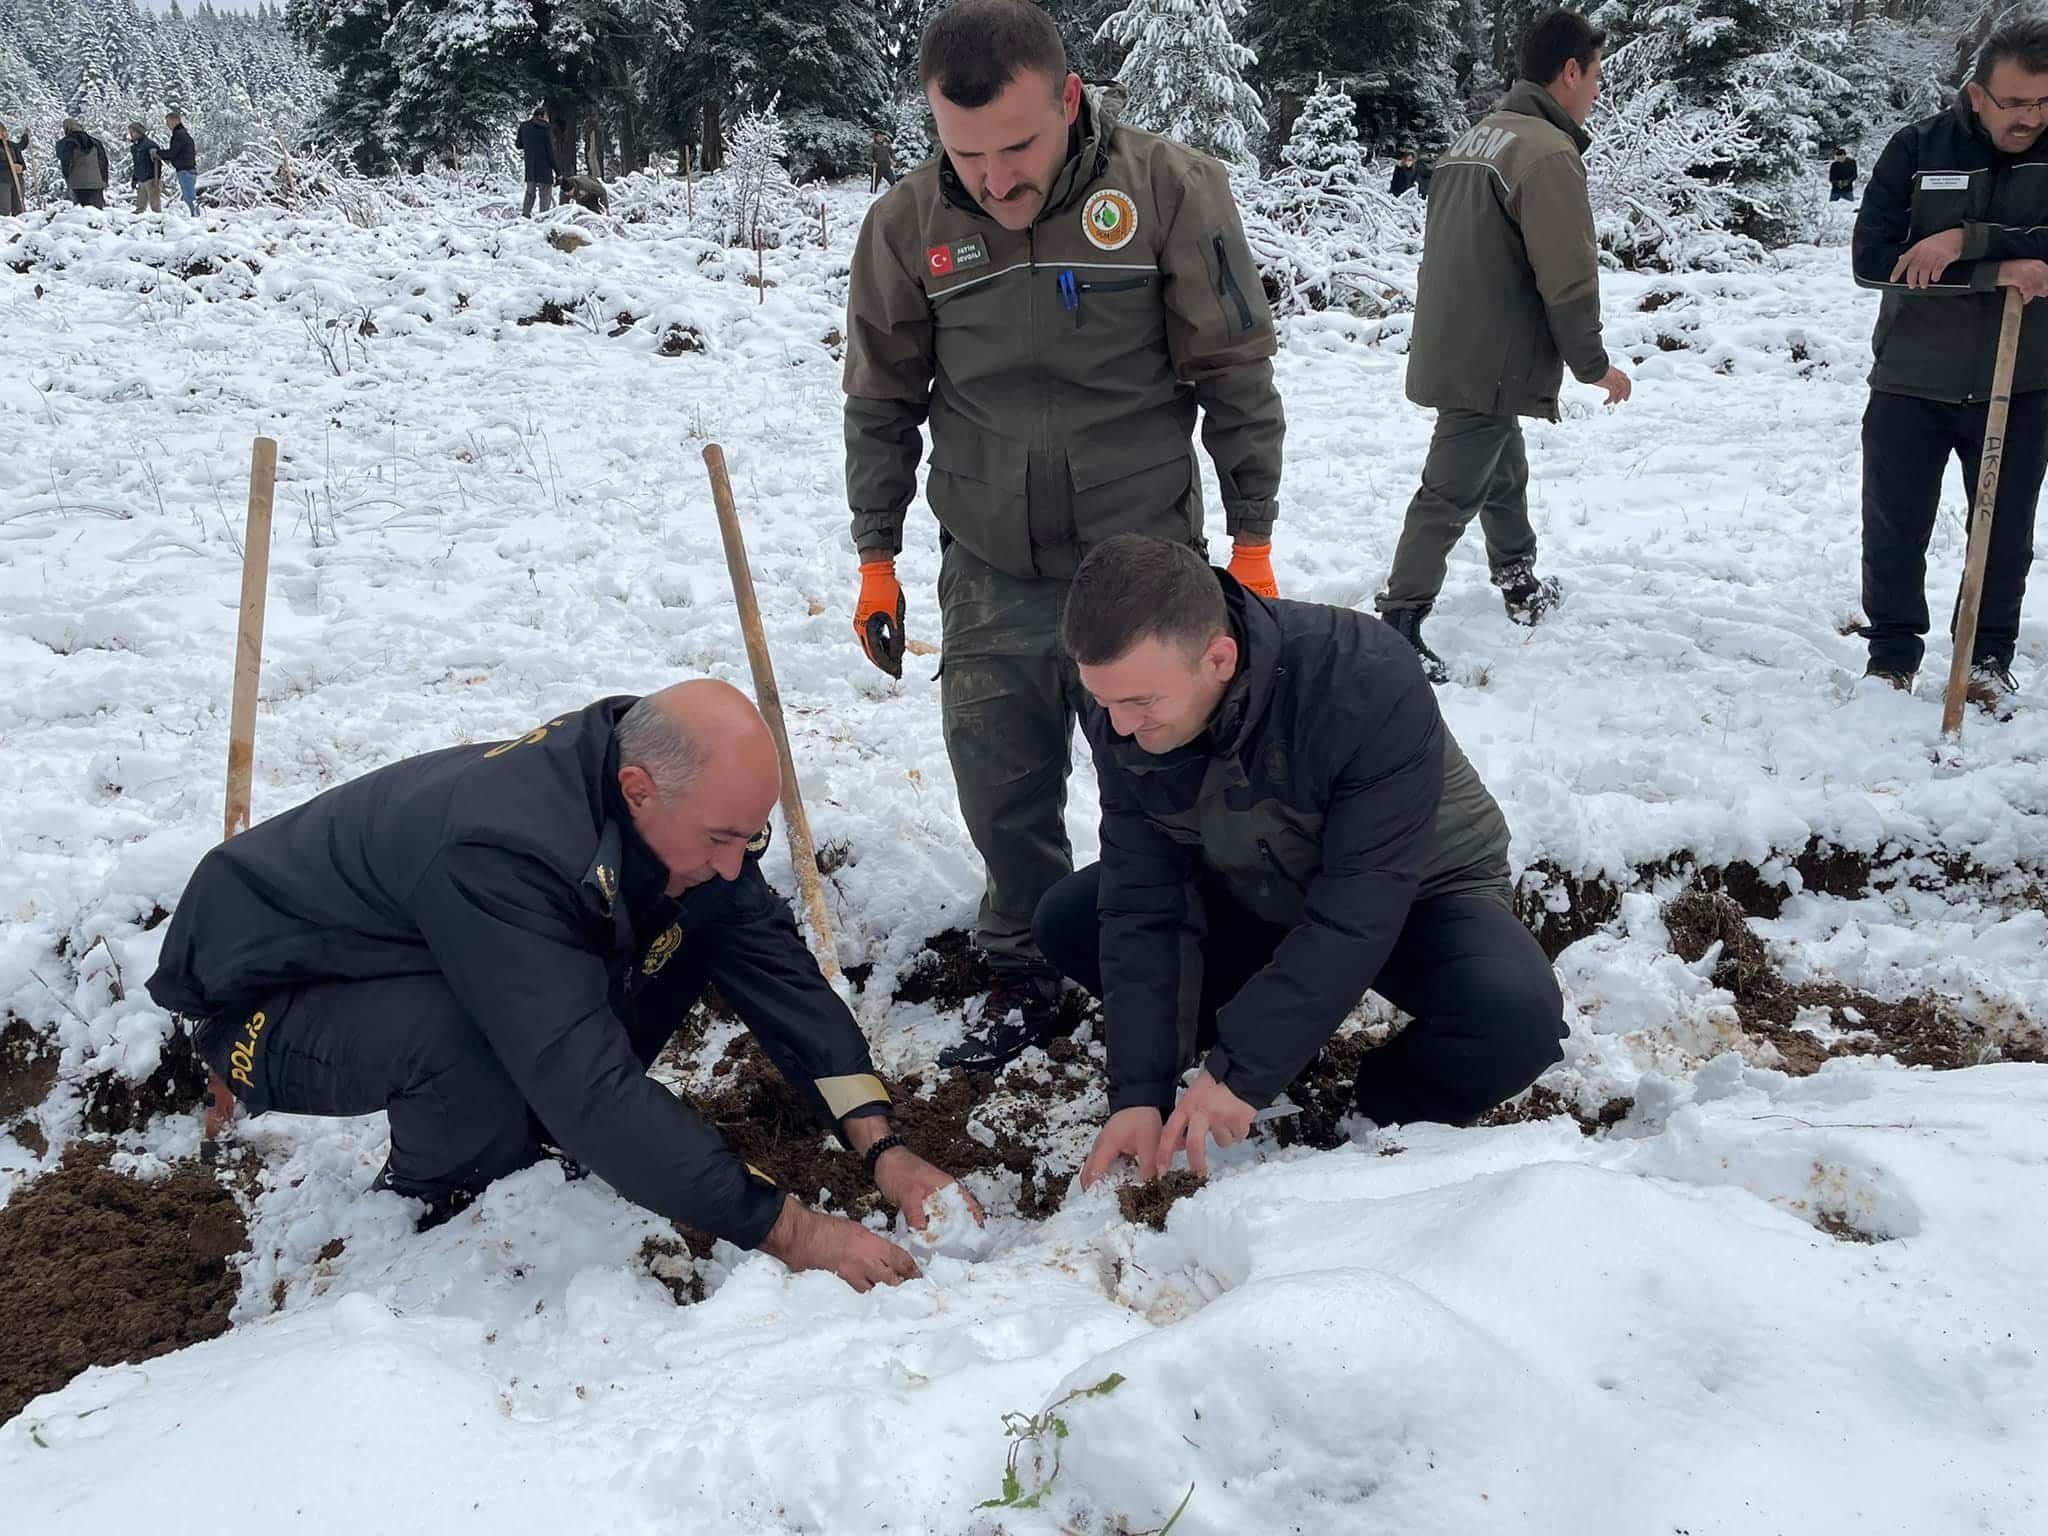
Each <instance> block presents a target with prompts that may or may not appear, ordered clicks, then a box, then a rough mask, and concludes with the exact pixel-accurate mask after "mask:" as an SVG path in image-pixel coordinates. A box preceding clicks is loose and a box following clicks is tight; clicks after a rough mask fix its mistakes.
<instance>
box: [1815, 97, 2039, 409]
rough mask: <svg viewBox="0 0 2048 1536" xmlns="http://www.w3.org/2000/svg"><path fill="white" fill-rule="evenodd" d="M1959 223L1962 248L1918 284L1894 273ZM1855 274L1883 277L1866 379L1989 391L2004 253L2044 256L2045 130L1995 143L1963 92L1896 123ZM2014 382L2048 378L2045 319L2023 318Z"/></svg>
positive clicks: (2028, 386)
mask: <svg viewBox="0 0 2048 1536" xmlns="http://www.w3.org/2000/svg"><path fill="white" fill-rule="evenodd" d="M1949 229H1960V230H1961V231H1962V232H1963V254H1962V257H1961V259H1960V260H1958V261H1955V262H1953V263H1951V264H1950V266H1949V267H1948V269H1947V270H1946V271H1945V272H1943V273H1942V274H1941V276H1940V277H1939V278H1938V279H1937V280H1936V281H1935V283H1934V284H1933V286H1931V287H1928V288H1925V289H1923V290H1921V291H1920V292H1918V293H1915V292H1913V291H1912V290H1911V289H1909V288H1908V287H1907V286H1906V285H1905V284H1904V283H1894V282H1893V281H1892V280H1891V276H1892V269H1893V268H1894V267H1895V266H1897V265H1898V261H1899V258H1900V257H1901V256H1903V255H1905V254H1906V252H1907V251H1908V250H1910V249H1912V247H1913V246H1915V245H1917V244H1918V243H1919V242H1920V241H1922V240H1924V239H1926V238H1927V237H1928V236H1929V235H1938V234H1940V233H1941V232H1942V231H1944V230H1949ZM1852 249H1853V252H1854V258H1853V259H1854V261H1855V264H1856V281H1857V282H1858V283H1860V284H1862V285H1863V286H1864V287H1865V288H1877V289H1881V290H1882V291H1883V293H1884V298H1883V300H1882V301H1881V302H1880V303H1879V305H1878V310H1877V329H1876V331H1875V332H1874V333H1873V334H1872V336H1871V338H1870V350H1871V352H1872V353H1873V354H1874V355H1875V358H1876V361H1875V363H1874V364H1873V365H1872V367H1871V370H1870V387H1871V388H1872V389H1874V390H1878V391H1880V392H1881V393H1884V394H1891V395H1916V396H1918V397H1920V398H1921V399H1923V400H1945V401H1949V402H1951V403H1957V404H1960V403H1964V402H1968V401H1975V400H1988V399H1990V398H1991V374H1992V370H1993V368H1994V367H1995V366H1996V365H1997V362H1998V328H1999V321H2000V316H2001V312H2002V310H2003V308H2004V303H2005V296H2004V294H2003V293H2002V292H2001V291H2000V290H1999V288H1998V286H1997V284H1998V264H1999V263H2000V262H2001V261H2011V260H2018V259H2022V258H2032V259H2034V260H2044V261H2048V134H2044V135H2043V136H2042V137H2041V138H2039V139H2036V140H2035V141H2034V145H2033V147H2032V148H2031V149H2029V150H2027V151H2026V152H2025V153H2024V154H2019V155H2006V154H2002V153H2000V152H1999V150H1998V148H1997V147H1996V146H1995V145H1994V144H1992V142H1991V138H1990V136H1989V135H1988V134H1986V133H1985V132H1984V129H1983V127H1982V126H1981V125H1980V124H1979V123H1978V122H1977V114H1976V113H1975V112H1974V111H1973V110H1971V107H1970V99H1969V97H1968V95H1967V94H1960V93H1959V94H1958V95H1957V97H1956V102H1955V105H1954V106H1953V107H1951V108H1950V109H1949V110H1948V111H1946V112H1943V113H1941V114H1940V115H1938V116H1935V117H1929V118H1923V119H1922V120H1921V121H1919V122H1917V123H1909V124H1907V126H1905V127H1904V128H1901V129H1900V130H1899V131H1898V132H1897V133H1895V134H1893V135H1892V140H1891V142H1890V143H1889V144H1887V145H1885V147H1884V153H1883V154H1882V155H1880V156H1878V160H1877V166H1876V168H1875V169H1874V170H1872V171H1871V173H1870V180H1869V181H1868V182H1867V183H1865V184H1864V188H1863V201H1862V202H1861V203H1860V204H1858V205H1857V209H1856V235H1855V240H1854V244H1853V247H1852ZM2012 387H2013V392H2014V393H2015V394H2025V393H2027V392H2028V391H2030V390H2037V389H2048V325H2044V324H2042V323H2041V322H2040V321H2039V320H2038V319H2037V318H2036V317H2035V316H2033V315H2031V314H2030V315H2029V316H2028V317H2027V324H2025V325H2023V326H2021V327H2020V350H2019V358H2018V361H2017V363H2016V364H2015V366H2014V369H2013V378H2012Z"/></svg>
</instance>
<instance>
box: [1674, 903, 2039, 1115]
mask: <svg viewBox="0 0 2048 1536" xmlns="http://www.w3.org/2000/svg"><path fill="white" fill-rule="evenodd" d="M1664 926H1665V927H1666V928H1667V929H1669V930H1670V932H1671V948H1672V950H1673V952H1674V953H1676V954H1677V956H1678V957H1679V959H1681V960H1683V961H1685V962H1686V963H1687V964H1689V965H1690V964H1696V963H1697V962H1699V961H1700V960H1701V959H1703V958H1705V956H1706V954H1707V952H1708V951H1709V950H1711V949H1712V948H1713V947H1714V945H1715V944H1717V943H1718V944H1719V945H1720V946H1721V950H1720V953H1719V955H1718V956H1717V957H1716V959H1715V961H1714V969H1713V981H1714V984H1715V985H1716V986H1718V987H1725V988H1726V989H1727V990H1728V991H1729V992H1730V993H1732V994H1733V995H1734V998H1735V1011H1736V1015H1737V1017H1739V1018H1740V1019H1741V1021H1742V1027H1743V1030H1744V1031H1745V1032H1746V1033H1748V1034H1749V1035H1751V1036H1753V1037H1755V1038H1758V1039H1761V1040H1766V1041H1769V1042H1770V1044H1771V1045H1772V1046H1773V1047H1774V1048H1775V1049H1776V1050H1777V1053H1778V1055H1779V1057H1780V1058H1781V1060H1780V1062H1779V1063H1778V1065H1780V1066H1781V1067H1782V1069H1783V1070H1784V1071H1786V1072H1789V1073H1791V1074H1792V1075H1793V1076H1795V1077H1805V1076H1807V1075H1809V1074H1811V1073H1814V1072H1818V1071H1819V1070H1820V1069H1821V1067H1822V1066H1823V1065H1824V1064H1825V1063H1826V1062H1828V1061H1829V1060H1830V1059H1832V1058H1834V1057H1837V1056H1892V1057H1896V1058H1897V1059H1898V1060H1899V1061H1900V1062H1902V1063H1904V1064H1905V1065H1907V1066H1909V1067H1934V1068H1936V1069H1939V1070H1944V1071H1946V1070H1953V1069H1955V1068H1958V1067H1973V1066H1977V1065H1979V1064H1981V1063H1983V1062H1987V1061H2034V1062H2038V1061H2043V1060H2048V1049H2044V1047H2048V1041H2044V1040H2043V1039H2042V1037H2041V1034H2040V1032H2039V1031H2038V1030H2037V1029H2034V1028H2033V1027H2032V1026H2016V1027H2014V1028H2013V1029H2011V1030H2008V1031H2004V1032H2002V1033H2001V1032H1994V1031H1992V1030H1989V1029H1986V1028H1984V1027H1982V1026H1980V1025H1978V1024H1975V1023H1972V1022H1971V1021H1970V1020H1968V1019H1966V1018H1964V1017H1963V1016H1962V1014H1961V1013H1960V1012H1958V1011H1957V1009H1956V1007H1955V1005H1954V1004H1953V1003H1951V1002H1949V1001H1948V1000H1946V999H1944V998H1939V997H1908V998H1903V999H1901V1000H1899V1001H1897V1002H1885V1001H1883V1000H1882V999H1880V998H1875V997H1870V996H1867V995H1865V994H1862V993H1857V992H1851V991H1849V990H1848V989H1846V988H1844V987H1839V986H1833V985H1822V984H1813V983H1808V984H1805V985H1800V986H1793V985H1790V984H1788V983H1787V982H1786V981H1785V980H1784V978H1783V977H1782V976H1780V975H1779V974H1778V970H1777V968H1776V967H1775V966H1774V965H1773V964H1772V963H1771V958H1770V955H1769V953H1768V952H1767V951H1766V950H1765V948H1764V943H1763V940H1761V939H1760V938H1758V937H1757V935H1756V933H1755V931H1754V930H1753V929H1751V928H1750V926H1749V923H1748V920H1747V915H1746V914H1745V912H1744V910H1743V908H1742V906H1741V905H1739V904H1738V903H1737V902H1736V901H1735V900H1734V899H1733V898H1732V897H1731V896H1729V895H1727V894H1725V893H1724V892H1722V891H1708V890H1690V891H1686V892H1685V893H1683V894H1682V895H1680V896H1678V897H1676V898H1674V899H1673V900H1672V901H1671V902H1670V903H1668V904H1667V905H1666V906H1665V908H1664ZM1816 1025H1818V1026H1824V1032H1817V1031H1816V1029H1815V1028H1813V1027H1811V1026H1816ZM1835 1032H1839V1035H1838V1036H1837V1035H1836V1033H1835Z"/></svg>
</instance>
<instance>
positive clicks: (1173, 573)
mask: <svg viewBox="0 0 2048 1536" xmlns="http://www.w3.org/2000/svg"><path fill="white" fill-rule="evenodd" d="M1229 630H1230V610H1229V609H1228V608H1227V607H1226V606H1225V605H1224V602H1223V583H1222V582H1220V581H1218V580H1217V579H1216V573H1215V572H1214V571H1212V570H1210V569H1209V563H1208V562H1207V561H1206V560H1204V559H1203V558H1202V557H1201V556H1200V555H1198V554H1196V553H1195V552H1194V551H1193V550H1192V549H1190V548H1188V546H1187V545H1185V544H1175V543H1173V542H1172V541H1170V540H1168V539H1154V538H1148V537H1147V536H1146V535H1144V534H1142V533H1120V534H1118V535H1117V536H1116V537H1115V538H1113V539H1105V540H1104V541H1103V542H1102V543H1100V544H1098V545H1096V546H1095V548H1094V549H1092V550H1090V551H1089V552H1088V558H1087V559H1085V560H1083V561H1082V562H1081V568H1080V569H1079V570H1078V571H1076V572H1075V573H1074V583H1073V585H1072V586H1071V587H1070V588H1068V590H1067V611H1066V614H1065V616H1064V617H1063V618H1062V619H1061V620H1060V644H1062V645H1064V646H1065V647H1066V648H1067V654H1068V655H1069V656H1071V657H1073V658H1074V660H1075V661H1076V662H1078V663H1079V664H1080V665H1082V666H1084V667H1099V666H1104V665H1106V664H1108V663H1109V662H1112V661H1120V660H1122V659H1123V658H1124V657H1126V656H1128V655H1129V654H1130V653H1131V648H1132V647H1133V646H1135V645H1137V644H1138V643H1139V642H1140V641H1141V640H1147V639H1152V638H1157V639H1160V640H1164V641H1165V642H1166V643H1167V644H1169V645H1178V646H1179V647H1180V648H1181V649H1182V650H1184V651H1185V652H1186V653H1187V654H1188V657H1189V659H1190V660H1192V659H1193V658H1194V657H1195V656H1197V655H1199V654H1200V653H1201V652H1202V651H1203V649H1204V648H1206V647H1207V646H1208V644H1209V642H1210V641H1211V640H1214V639H1215V638H1216V637H1217V636H1218V635H1221V634H1227V633H1229Z"/></svg>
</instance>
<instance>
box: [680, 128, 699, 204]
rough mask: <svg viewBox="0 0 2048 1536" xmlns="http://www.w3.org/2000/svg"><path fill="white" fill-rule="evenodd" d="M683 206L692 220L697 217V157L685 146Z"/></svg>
mask: <svg viewBox="0 0 2048 1536" xmlns="http://www.w3.org/2000/svg"><path fill="white" fill-rule="evenodd" d="M683 205H684V209H685V211H686V212H687V213H688V214H689V216H690V217H691V218H693V219H694V218H695V217H697V169H696V157H695V156H693V155H692V154H691V153H690V146H689V145H687V144H685V145H684V146H683Z"/></svg>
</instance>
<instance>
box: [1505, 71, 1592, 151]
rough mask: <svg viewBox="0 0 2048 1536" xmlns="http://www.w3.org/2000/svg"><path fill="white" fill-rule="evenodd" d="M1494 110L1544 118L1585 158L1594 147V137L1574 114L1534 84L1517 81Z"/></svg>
mask: <svg viewBox="0 0 2048 1536" xmlns="http://www.w3.org/2000/svg"><path fill="white" fill-rule="evenodd" d="M1493 110H1494V111H1496V112H1517V113H1520V114H1521V115H1522V116H1523V117H1540V118H1542V119H1543V120H1544V121H1545V122H1547V123H1549V124H1550V125H1551V126H1552V127H1554V128H1557V129H1558V130H1560V131H1561V132H1563V133H1566V134H1569V135H1570V136H1571V141H1572V142H1573V143H1574V144H1576V145H1578V147H1579V153H1580V154H1582V155H1583V154H1584V153H1585V152H1586V151H1587V150H1589V149H1591V148H1592V147H1593V135H1591V134H1590V133H1588V132H1586V130H1585V129H1584V128H1581V127H1580V126H1579V125H1578V124H1577V123H1575V122H1573V121H1572V118H1571V114H1570V113H1569V112H1567V111H1565V109H1564V108H1563V107H1560V106H1559V105H1558V104H1557V98H1556V97H1555V96H1553V95H1551V94H1550V92H1549V91H1548V90H1546V89H1545V88H1544V87H1542V86H1540V85H1538V84H1537V83H1536V82H1535V81H1534V80H1517V81H1516V82H1515V83H1514V87H1513V88H1512V89H1511V90H1509V92H1508V93H1507V95H1505V96H1503V97H1501V99H1500V100H1499V101H1497V102H1496V103H1494V108H1493Z"/></svg>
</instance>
